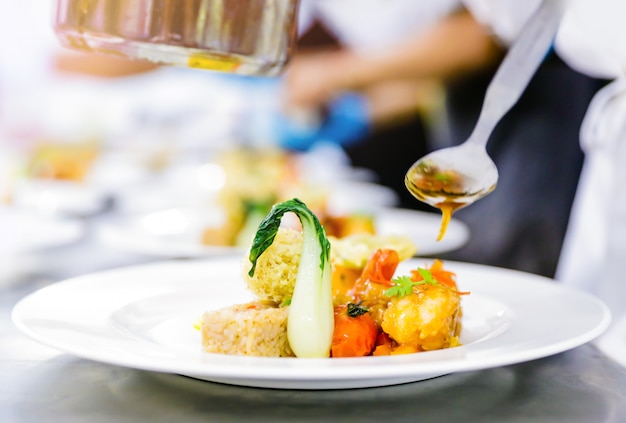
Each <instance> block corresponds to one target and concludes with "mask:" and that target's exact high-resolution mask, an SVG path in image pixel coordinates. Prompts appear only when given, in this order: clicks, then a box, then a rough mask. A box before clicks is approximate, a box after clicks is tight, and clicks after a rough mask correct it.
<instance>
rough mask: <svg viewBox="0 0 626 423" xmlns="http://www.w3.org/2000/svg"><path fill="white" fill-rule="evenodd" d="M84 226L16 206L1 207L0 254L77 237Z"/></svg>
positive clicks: (55, 245) (18, 252) (54, 244)
mask: <svg viewBox="0 0 626 423" xmlns="http://www.w3.org/2000/svg"><path fill="white" fill-rule="evenodd" d="M83 233H84V226H83V224H82V223H80V222H79V221H77V220H73V219H62V218H54V217H50V216H46V215H42V214H38V213H35V212H33V211H29V210H24V209H20V208H18V207H0V234H2V235H1V236H0V255H14V254H22V253H31V252H35V251H39V250H43V249H46V248H51V247H57V246H60V245H65V244H69V243H72V242H75V241H77V240H78V239H79V238H80V237H81V236H82V235H83Z"/></svg>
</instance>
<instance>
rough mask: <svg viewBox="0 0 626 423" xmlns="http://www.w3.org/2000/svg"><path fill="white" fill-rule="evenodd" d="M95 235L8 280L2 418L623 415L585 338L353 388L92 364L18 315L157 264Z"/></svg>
mask: <svg viewBox="0 0 626 423" xmlns="http://www.w3.org/2000/svg"><path fill="white" fill-rule="evenodd" d="M152 260H153V259H151V258H149V257H140V256H129V255H125V254H120V253H115V252H113V251H110V250H106V249H104V248H103V247H102V246H99V245H97V244H96V243H94V242H93V241H92V240H91V239H90V236H89V235H88V236H87V238H86V239H85V240H83V241H81V242H80V243H79V244H77V245H74V246H69V247H64V248H58V249H56V250H52V251H48V252H45V253H42V254H39V255H38V256H37V257H34V258H32V261H31V263H32V265H31V266H30V267H29V268H27V269H26V271H25V273H24V274H22V275H19V276H17V277H11V278H5V279H4V280H0V422H3V423H13V422H25V423H31V422H33V423H35V422H37V423H40V422H46V423H56V422H64V423H65V422H90V423H99V422H116V423H118V422H143V421H150V422H168V423H169V422H174V421H184V422H186V423H191V422H196V421H197V422H238V421H246V422H302V423H305V422H313V421H324V422H342V421H346V422H347V421H349V422H355V421H358V422H369V421H372V422H377V423H380V422H381V421H394V422H395V421H399V422H404V421H407V422H409V421H410V422H437V423H441V422H444V421H445V422H451V421H463V422H474V421H477V422H484V423H489V422H499V423H502V422H531V421H532V422H567V423H576V422H584V423H590V422H593V423H595V422H624V421H626V369H624V368H623V367H621V366H619V365H618V364H616V363H614V362H613V361H611V360H610V359H608V358H607V357H605V356H604V355H603V354H602V353H601V352H599V351H598V350H597V349H596V348H595V347H594V346H593V345H591V344H588V345H584V346H582V347H579V348H576V349H574V350H571V351H568V352H566V353H562V354H559V355H556V356H552V357H548V358H545V359H541V360H536V361H532V362H528V363H523V364H518V365H514V366H508V367H502V368H495V369H490V370H484V371H475V372H468V373H459V374H453V375H447V376H442V377H439V378H436V379H431V380H426V381H422V382H417V383H411V384H405V385H399V386H391V387H384V388H370V389H355V390H346V391H286V390H271V389H254V388H244V387H236V386H229V385H220V384H215V383H209V382H204V381H197V380H193V379H190V378H186V377H182V376H177V375H167V374H158V373H151V372H145V371H139V370H134V369H127V368H122V367H116V366H112V365H107V364H101V363H96V362H91V361H87V360H83V359H79V358H75V357H73V356H70V355H66V354H63V353H60V352H58V351H56V350H53V349H50V348H48V347H45V346H42V345H40V344H38V343H36V342H34V341H31V340H30V339H29V338H27V337H26V336H25V335H22V334H21V333H20V332H18V330H17V329H16V328H15V327H14V326H13V324H12V323H11V322H10V313H11V309H12V308H13V306H14V305H15V304H16V303H17V302H18V301H19V300H20V299H21V298H22V297H23V296H25V295H27V294H28V293H30V292H33V291H35V290H37V289H39V288H41V287H43V286H46V285H48V284H50V283H53V282H55V281H57V280H60V279H64V278H67V277H71V276H75V275H78V274H82V273H85V272H91V271H96V270H101V269H104V268H109V267H117V266H122V265H128V264H135V263H142V262H148V261H152Z"/></svg>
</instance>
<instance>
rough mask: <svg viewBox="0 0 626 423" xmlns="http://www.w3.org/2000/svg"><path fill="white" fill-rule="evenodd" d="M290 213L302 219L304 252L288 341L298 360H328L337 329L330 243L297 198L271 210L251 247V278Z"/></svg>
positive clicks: (290, 317)
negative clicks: (304, 358) (321, 358)
mask: <svg viewBox="0 0 626 423" xmlns="http://www.w3.org/2000/svg"><path fill="white" fill-rule="evenodd" d="M287 212H293V213H295V214H296V215H297V216H298V219H300V223H301V224H302V231H303V242H302V252H301V256H300V265H299V267H298V273H297V275H296V282H295V286H294V290H293V295H292V297H291V305H290V308H289V314H288V318H287V339H288V340H289V346H290V347H291V349H292V350H293V352H294V353H295V355H296V356H297V357H328V356H329V354H330V346H331V343H332V336H333V329H334V315H333V314H334V313H333V296H332V288H331V266H330V242H329V241H328V238H327V237H326V232H325V231H324V228H323V227H322V225H321V223H320V222H319V220H318V219H317V217H316V216H315V214H314V213H313V212H312V211H311V210H309V208H308V207H307V206H306V204H304V203H303V202H302V201H301V200H299V199H297V198H294V199H292V200H288V201H285V202H283V203H279V204H276V205H274V206H273V207H272V210H270V212H269V214H268V215H267V216H266V217H265V219H264V220H263V221H262V222H261V224H260V225H259V228H258V229H257V232H256V235H255V236H254V240H253V241H252V246H251V247H250V256H249V259H250V263H252V266H251V268H250V271H249V272H248V274H249V275H250V276H254V271H255V269H256V263H257V260H258V258H259V257H260V256H261V254H263V253H264V252H265V250H267V248H268V247H269V246H270V245H272V243H273V242H274V238H276V233H277V232H278V229H279V227H280V220H281V219H282V217H283V215H284V214H285V213H287Z"/></svg>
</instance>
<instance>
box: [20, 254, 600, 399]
mask: <svg viewBox="0 0 626 423" xmlns="http://www.w3.org/2000/svg"><path fill="white" fill-rule="evenodd" d="M424 263H425V260H422V259H413V260H410V261H407V262H405V263H403V264H402V265H401V267H400V268H399V269H398V274H401V273H403V272H407V271H408V269H409V268H414V267H415V266H419V265H424ZM446 267H447V268H448V269H450V270H452V271H454V272H456V273H457V279H458V281H459V287H460V289H462V290H469V291H471V294H470V295H468V296H466V297H464V298H463V310H464V316H463V325H464V329H463V333H462V337H461V340H462V342H463V344H464V346H462V347H458V348H452V349H447V350H441V351H431V352H423V353H417V354H409V355H402V356H393V357H360V358H341V359H299V358H259V357H241V356H227V355H220V354H208V353H205V352H203V351H201V346H200V334H199V333H198V332H197V331H196V330H195V329H194V327H193V326H194V323H195V322H196V321H197V319H198V318H199V316H200V315H201V314H202V312H203V311H205V310H208V309H214V308H219V307H222V306H226V305H229V304H233V303H238V302H243V301H247V300H248V299H249V294H248V293H247V291H246V289H245V288H244V283H243V282H242V281H241V276H240V275H241V263H240V261H239V260H238V259H227V260H218V259H215V260H208V261H191V262H163V263H156V264H152V265H147V266H138V267H130V268H126V269H118V270H111V271H106V272H100V273H95V274H90V275H85V276H81V277H78V278H74V279H71V280H68V281H64V282H61V283H58V284H54V285H51V286H48V287H46V288H43V289H41V290H40V291H38V292H35V293H34V294H31V295H30V296H28V297H26V298H24V299H22V300H21V301H20V302H19V303H18V304H17V305H16V306H15V308H14V309H13V313H12V318H13V322H14V323H15V324H16V325H17V327H18V328H19V329H20V330H22V331H23V332H24V333H26V334H27V335H29V336H30V337H32V338H34V339H35V340H37V341H39V342H41V343H43V344H46V345H48V346H51V347H54V348H57V349H59V350H62V351H65V352H67V353H70V354H73V355H76V356H79V357H83V358H86V359H91V360H95V361H99V362H104V363H109V364H114V365H120V366H126V367H131V368H137V369H143V370H149V371H156V372H164V373H173V374H182V375H187V376H191V377H195V378H199V379H204V380H210V381H216V382H223V383H229V384H235V385H245V386H255V387H268V388H284V389H347V388H358V387H373V386H384V385H392V384H399V383H406V382H412V381H419V380H423V379H427V378H432V377H435V376H440V375H444V374H448V373H454V372H463V371H470V370H477V369H485V368H491V367H496V366H503V365H508V364H513V363H519V362H523V361H528V360H533V359H537V358H541V357H545V356H549V355H552V354H556V353H559V352H562V351H565V350H568V349H571V348H574V347H577V346H579V345H582V344H584V343H586V342H588V341H590V340H592V339H593V338H595V337H596V336H598V335H599V334H601V333H602V332H603V331H604V330H605V329H606V327H607V326H608V324H609V321H610V316H609V312H608V310H607V308H606V306H605V305H604V304H603V303H601V302H600V301H599V300H597V299H595V298H594V297H592V296H590V295H589V294H586V293H583V292H579V291H575V290H572V289H568V288H566V287H563V286H561V285H558V284H557V283H556V282H554V281H552V280H550V279H547V278H543V277H540V276H534V275H530V274H526V273H521V272H516V271H511V270H504V269H498V268H490V267H484V266H478V265H470V264H463V263H455V262H447V263H446Z"/></svg>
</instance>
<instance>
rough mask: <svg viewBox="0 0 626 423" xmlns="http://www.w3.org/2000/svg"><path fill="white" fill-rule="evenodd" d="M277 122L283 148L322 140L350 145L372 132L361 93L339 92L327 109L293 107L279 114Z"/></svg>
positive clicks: (302, 147)
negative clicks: (340, 93)
mask: <svg viewBox="0 0 626 423" xmlns="http://www.w3.org/2000/svg"><path fill="white" fill-rule="evenodd" d="M275 125H276V128H275V133H276V136H277V138H278V142H279V144H280V145H281V147H283V148H286V149H288V150H296V151H306V150H308V149H310V148H311V147H313V146H314V145H315V144H317V143H322V142H323V143H333V144H338V145H341V146H344V147H345V146H349V145H352V144H355V143H357V142H359V141H360V140H362V139H364V138H365V136H366V135H367V134H368V132H369V131H370V121H369V111H368V105H367V101H366V99H365V97H363V96H362V95H360V94H357V93H345V94H342V95H339V96H338V97H336V98H334V99H333V100H331V101H330V102H329V103H327V104H326V105H325V107H323V108H322V107H317V108H314V109H304V108H300V109H297V108H292V109H291V110H290V111H286V112H284V113H282V114H281V115H280V116H278V118H277V119H276V122H275Z"/></svg>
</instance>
